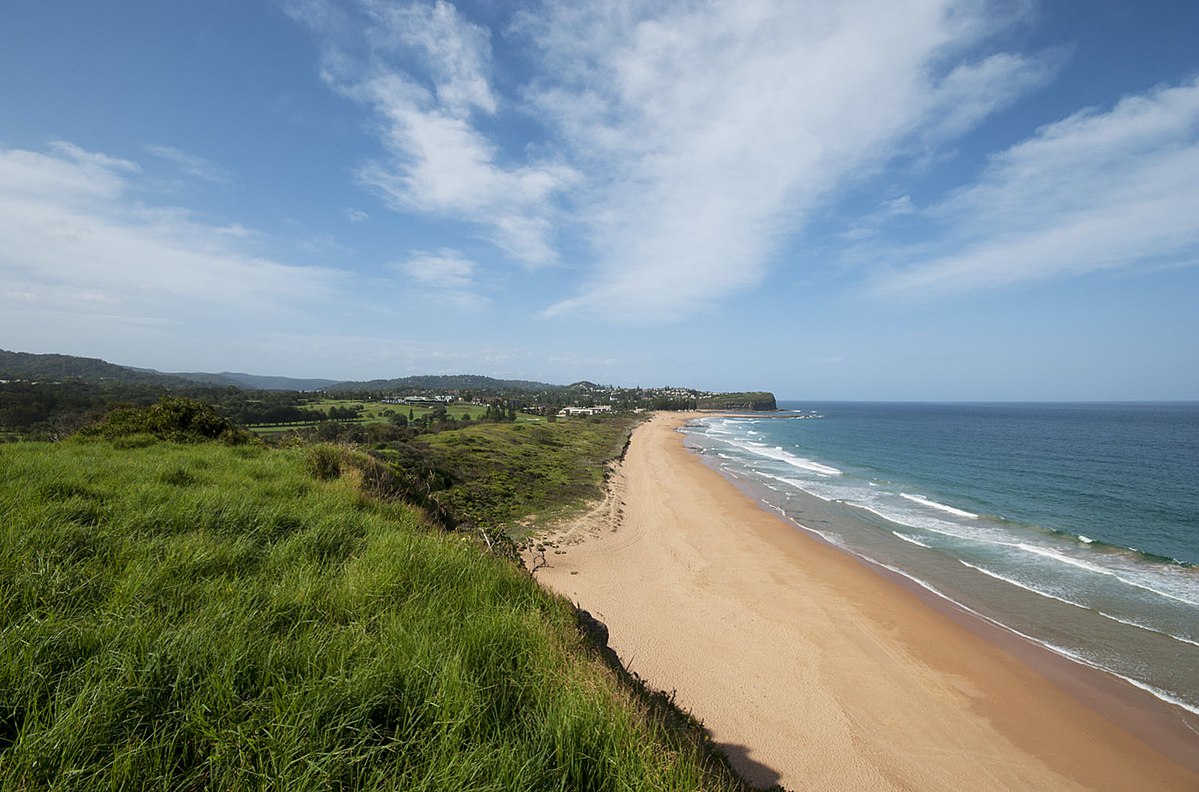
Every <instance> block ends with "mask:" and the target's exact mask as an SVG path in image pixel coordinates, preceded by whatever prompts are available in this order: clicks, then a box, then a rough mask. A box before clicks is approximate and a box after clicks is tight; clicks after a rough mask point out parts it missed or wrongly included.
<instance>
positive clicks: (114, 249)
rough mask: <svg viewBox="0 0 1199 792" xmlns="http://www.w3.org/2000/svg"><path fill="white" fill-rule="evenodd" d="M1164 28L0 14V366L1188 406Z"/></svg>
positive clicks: (1198, 107) (927, 15)
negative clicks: (424, 376) (2, 359)
mask: <svg viewBox="0 0 1199 792" xmlns="http://www.w3.org/2000/svg"><path fill="white" fill-rule="evenodd" d="M1196 41H1199V4H1196V3H1194V2H1190V1H1189V0H1176V1H1175V2H1160V1H1159V2H1146V3H1136V4H1133V3H1125V2H1117V1H1116V0H1090V1H1089V2H1081V0H1079V1H1078V2H1070V1H1069V0H1061V1H1060V2H1048V1H1046V2H1033V1H1032V0H1027V1H1025V0H1006V1H1004V2H986V1H985V0H969V1H964V2H963V1H958V0H844V1H842V2H831V1H830V2H812V1H808V0H744V1H743V2H729V3H697V2H675V1H673V0H657V2H635V1H633V0H624V1H620V0H613V1H612V2H604V3H585V2H569V3H567V2H563V3H538V2H528V3H514V2H513V3H510V2H499V1H498V0H478V1H477V2H473V3H468V2H461V3H448V2H435V3H427V2H416V3H411V2H385V1H384V0H342V1H340V2H333V0H279V2H268V1H267V0H261V1H255V0H236V1H229V0H207V2H204V3H163V2H161V1H160V0H122V2H120V3H90V2H79V1H78V0H76V2H45V0H9V2H6V3H4V4H3V5H2V6H0V74H2V75H3V78H2V79H0V348H5V349H10V350H19V351H28V352H63V353H68V354H76V355H85V356H92V357H101V358H104V359H106V360H110V361H112V362H116V363H122V364H125V365H134V366H146V367H153V368H157V369H160V370H169V371H179V370H193V371H195V370H204V371H216V370H233V371H248V372H253V373H259V374H281V375H289V376H297V377H312V376H319V377H329V378H334V379H369V378H376V377H393V376H402V375H407V374H419V373H458V372H467V373H480V374H488V375H492V376H498V377H519V378H528V379H539V380H544V381H549V382H559V383H566V382H571V381H575V380H578V379H584V378H585V379H590V380H595V381H600V382H605V383H612V384H619V385H643V386H650V385H668V384H670V385H688V386H693V387H699V388H709V389H730V390H731V389H743V388H764V389H770V390H773V391H774V392H775V393H776V394H778V395H779V396H780V397H781V398H795V399H900V400H906V399H917V400H1008V399H1027V400H1042V399H1044V400H1056V399H1199V307H1197V305H1196V303H1197V302H1199V267H1197V266H1196V265H1197V264H1199V48H1197V47H1196V44H1195V42H1196Z"/></svg>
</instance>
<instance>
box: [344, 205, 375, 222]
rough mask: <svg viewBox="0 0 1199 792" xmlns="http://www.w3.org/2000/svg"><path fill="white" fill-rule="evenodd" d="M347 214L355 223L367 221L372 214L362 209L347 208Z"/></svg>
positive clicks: (348, 218)
mask: <svg viewBox="0 0 1199 792" xmlns="http://www.w3.org/2000/svg"><path fill="white" fill-rule="evenodd" d="M345 214H346V219H347V220H349V221H350V222H351V223H354V224H355V225H357V224H359V223H365V222H367V221H369V220H370V219H371V216H370V214H368V213H367V212H364V211H362V210H361V209H352V208H347V209H346V210H345Z"/></svg>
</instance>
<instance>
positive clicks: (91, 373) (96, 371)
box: [0, 349, 190, 388]
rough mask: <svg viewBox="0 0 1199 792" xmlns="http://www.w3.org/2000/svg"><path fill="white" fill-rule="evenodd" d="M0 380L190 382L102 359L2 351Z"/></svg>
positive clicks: (164, 384)
mask: <svg viewBox="0 0 1199 792" xmlns="http://www.w3.org/2000/svg"><path fill="white" fill-rule="evenodd" d="M0 379H6V380H34V381H41V382H62V381H64V380H81V381H84V382H92V383H97V384H104V383H121V384H124V385H159V386H162V387H166V388H172V387H182V386H185V385H188V384H190V383H188V382H187V381H186V380H184V379H181V378H179V377H175V376H172V375H170V374H163V373H162V372H160V371H150V370H146V369H135V368H129V367H128V366H118V365H116V364H115V363H109V362H107V361H104V360H100V359H99V358H85V357H75V356H74V355H35V354H31V353H29V352H8V351H5V350H2V349H0Z"/></svg>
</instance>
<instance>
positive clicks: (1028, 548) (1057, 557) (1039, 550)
mask: <svg viewBox="0 0 1199 792" xmlns="http://www.w3.org/2000/svg"><path fill="white" fill-rule="evenodd" d="M1016 546H1017V547H1019V548H1020V549H1021V550H1024V551H1025V552H1028V553H1034V554H1036V555H1039V556H1042V557H1044V558H1051V559H1053V560H1054V561H1058V562H1060V563H1063V564H1069V565H1070V566H1072V567H1077V568H1079V569H1085V570H1086V571H1088V572H1094V573H1095V574H1097V575H1107V576H1109V577H1113V578H1115V579H1116V580H1118V581H1120V582H1121V583H1123V584H1124V585H1126V586H1132V587H1133V588H1138V589H1141V590H1143V591H1148V592H1150V593H1152V594H1156V595H1157V596H1159V597H1165V598H1166V599H1172V600H1175V601H1177V602H1182V603H1185V604H1187V605H1199V600H1192V599H1187V598H1186V597H1180V596H1178V595H1177V594H1173V593H1171V592H1168V591H1163V590H1161V589H1160V588H1156V587H1154V586H1151V585H1148V584H1147V583H1142V582H1140V581H1137V580H1133V579H1132V578H1129V577H1127V576H1126V574H1127V573H1126V574H1125V575H1121V574H1119V573H1118V572H1116V571H1115V570H1113V569H1107V568H1106V567H1101V566H1099V565H1098V564H1092V563H1091V562H1089V561H1084V560H1082V559H1081V558H1074V557H1072V556H1068V555H1066V554H1064V553H1059V552H1057V551H1056V550H1050V549H1049V548H1048V547H1039V546H1037V545H1030V544H1023V543H1020V544H1018V545H1016Z"/></svg>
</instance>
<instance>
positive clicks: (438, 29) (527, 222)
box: [292, 0, 576, 266]
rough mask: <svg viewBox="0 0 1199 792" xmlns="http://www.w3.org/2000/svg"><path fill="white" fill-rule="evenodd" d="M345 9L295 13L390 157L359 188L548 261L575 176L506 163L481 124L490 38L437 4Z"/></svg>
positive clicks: (539, 165)
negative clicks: (555, 218) (558, 202)
mask: <svg viewBox="0 0 1199 792" xmlns="http://www.w3.org/2000/svg"><path fill="white" fill-rule="evenodd" d="M352 8H353V9H356V11H348V10H345V8H343V9H342V11H343V12H344V13H342V14H341V15H340V16H339V15H338V11H337V9H335V8H334V7H332V6H331V5H329V4H325V3H319V2H309V3H307V4H306V5H303V6H298V7H293V8H292V14H293V16H295V17H296V18H297V19H299V20H301V21H303V22H305V23H306V24H308V25H310V26H311V27H313V29H314V31H316V32H317V33H318V34H319V35H321V36H322V37H323V43H324V47H325V49H324V53H323V58H322V61H323V63H322V74H323V76H324V79H325V81H326V82H327V83H328V84H329V85H330V87H332V88H333V89H334V90H336V91H338V92H339V93H341V94H343V95H345V96H348V97H350V98H352V99H354V100H356V101H358V102H361V103H362V104H364V105H366V106H367V107H369V108H370V109H371V110H372V112H373V113H374V114H375V116H376V118H377V120H378V135H379V139H380V141H381V142H382V144H383V146H384V148H385V150H386V151H387V153H388V157H387V158H386V159H384V160H378V161H373V162H369V163H366V164H365V165H363V166H362V167H361V168H360V169H359V171H358V179H359V182H360V183H361V184H363V185H364V186H366V187H368V188H370V189H372V190H374V191H375V192H377V193H378V194H379V195H381V196H382V197H383V198H384V200H385V201H387V203H388V204H389V205H390V206H391V207H392V208H393V209H396V210H399V211H416V212H429V213H438V214H444V215H447V216H450V217H455V218H459V219H462V220H466V221H469V222H472V223H475V224H477V225H479V226H481V227H482V228H483V229H485V232H486V233H487V234H488V236H489V237H490V239H491V240H492V241H493V242H494V243H495V244H496V245H498V246H499V247H500V248H502V249H503V250H504V251H506V252H507V253H508V254H509V255H510V256H512V257H513V258H514V259H516V260H517V261H520V262H522V263H524V264H526V265H530V266H536V265H542V264H547V263H552V262H553V261H555V260H556V253H555V250H554V246H553V240H552V233H553V228H554V226H553V223H552V222H551V220H550V217H551V216H552V215H553V214H554V212H555V207H554V198H555V194H556V193H558V192H559V191H560V190H562V189H563V188H564V187H566V186H567V185H569V184H571V183H572V182H573V181H574V180H575V178H576V176H575V173H574V172H573V171H572V169H571V168H569V167H567V166H566V165H564V164H562V163H561V162H557V161H554V160H552V159H542V158H528V157H524V161H522V160H521V159H515V160H514V159H510V158H508V157H505V155H504V152H502V151H501V147H500V146H499V145H497V144H496V142H495V141H493V140H492V139H490V138H489V137H488V136H487V135H486V134H484V133H483V132H481V131H480V129H479V128H478V126H477V121H478V117H480V116H481V117H483V118H488V117H490V116H493V115H494V114H495V113H496V112H497V110H498V109H499V100H498V99H497V97H496V95H495V93H494V91H493V89H492V87H491V83H490V79H489V71H490V68H491V46H490V38H489V34H488V32H487V31H486V30H485V29H483V28H481V27H479V26H478V25H475V24H472V23H471V22H469V21H468V20H466V19H464V18H463V17H462V16H461V15H460V14H459V13H458V12H457V11H456V10H455V8H454V6H452V5H450V4H449V3H446V2H442V1H441V0H438V2H436V3H432V4H430V3H408V4H398V5H396V4H388V3H383V2H378V0H360V1H359V2H358V3H356V4H354V5H353V6H352ZM334 17H336V18H337V19H338V20H339V24H336V25H333V26H332V29H335V30H337V31H340V33H338V34H336V35H334V34H330V33H329V32H328V30H329V29H330V28H329V27H327V25H328V22H329V20H330V19H331V18H334ZM347 30H348V32H347ZM522 156H523V155H522Z"/></svg>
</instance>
